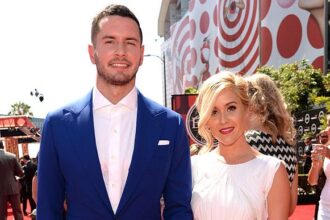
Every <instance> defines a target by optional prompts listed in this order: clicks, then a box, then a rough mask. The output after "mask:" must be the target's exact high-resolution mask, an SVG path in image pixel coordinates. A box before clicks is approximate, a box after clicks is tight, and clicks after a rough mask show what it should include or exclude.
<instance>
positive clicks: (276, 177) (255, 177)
mask: <svg viewBox="0 0 330 220" xmlns="http://www.w3.org/2000/svg"><path fill="white" fill-rule="evenodd" d="M247 89H248V87H247V82H246V81H245V80H244V79H243V78H242V77H240V76H238V75H234V74H230V73H219V74H216V75H213V76H211V77H210V78H208V79H207V80H206V81H205V82H204V83H203V85H202V87H201V89H200V91H199V94H198V97H197V100H196V106H197V109H198V112H199V117H200V118H199V122H198V131H199V133H200V135H201V136H202V137H203V138H204V139H205V140H206V143H207V144H206V146H205V148H204V149H202V150H204V151H203V152H206V153H204V154H200V155H196V156H194V157H192V173H193V195H192V209H193V212H194V219H195V220H214V219H217V220H227V219H230V220H242V219H287V218H288V215H289V206H290V186H289V180H288V177H287V173H286V170H285V167H284V165H283V164H282V162H281V160H279V159H277V158H275V157H271V156H267V155H263V154H261V153H259V152H258V151H257V150H255V149H253V148H252V147H251V146H250V145H249V144H248V143H247V142H246V140H245V137H244V133H245V131H246V130H247V129H248V125H249V123H248V121H249V114H248V113H249V97H248V94H247ZM214 140H217V141H218V144H217V148H215V149H214V150H212V151H210V150H211V149H212V148H213V145H214Z"/></svg>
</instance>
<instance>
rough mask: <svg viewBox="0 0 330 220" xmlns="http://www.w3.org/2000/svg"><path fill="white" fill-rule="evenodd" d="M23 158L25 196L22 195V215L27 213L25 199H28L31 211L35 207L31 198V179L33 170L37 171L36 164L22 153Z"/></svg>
mask: <svg viewBox="0 0 330 220" xmlns="http://www.w3.org/2000/svg"><path fill="white" fill-rule="evenodd" d="M23 160H24V163H25V165H24V166H23V171H24V178H23V179H24V186H25V196H23V212H24V215H27V212H26V207H27V200H29V203H30V207H31V212H32V211H33V210H34V209H35V208H36V206H37V205H36V203H35V201H34V199H33V198H32V179H33V177H34V174H35V172H36V171H37V165H36V164H35V163H33V162H32V161H31V158H30V156H29V155H24V156H23Z"/></svg>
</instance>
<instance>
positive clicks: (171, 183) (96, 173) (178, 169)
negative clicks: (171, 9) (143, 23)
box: [37, 5, 192, 220]
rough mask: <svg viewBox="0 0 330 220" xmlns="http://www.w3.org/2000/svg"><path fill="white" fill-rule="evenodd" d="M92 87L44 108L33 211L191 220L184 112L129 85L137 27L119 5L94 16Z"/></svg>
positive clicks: (138, 52)
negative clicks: (61, 104) (78, 96)
mask: <svg viewBox="0 0 330 220" xmlns="http://www.w3.org/2000/svg"><path fill="white" fill-rule="evenodd" d="M91 32H92V34H91V38H92V45H90V46H89V48H88V50H89V55H90V59H91V61H92V63H93V64H95V65H96V68H97V77H96V86H95V87H94V88H93V90H92V91H91V92H90V93H89V94H87V96H85V97H84V98H82V99H81V100H79V101H77V102H75V103H73V104H71V105H68V106H66V107H64V108H61V109H59V110H57V111H54V112H52V113H49V114H48V116H47V118H46V120H45V124H44V128H43V132H42V141H41V147H40V152H39V168H38V184H39V185H38V204H37V218H38V219H40V220H44V219H45V220H53V219H54V220H55V219H56V220H57V219H62V211H63V203H64V201H66V204H67V211H66V218H67V219H69V220H71V219H77V220H78V219H79V220H84V219H86V220H87V219H88V220H96V219H97V220H100V219H106V220H112V219H121V220H160V219H161V214H160V213H161V208H160V199H161V198H162V197H163V198H164V203H165V208H164V219H165V220H168V219H177V220H186V219H187V220H188V219H189V220H191V219H192V212H191V207H190V199H191V190H192V189H191V168H190V156H189V147H188V140H187V136H186V132H185V127H184V123H183V121H182V118H181V117H180V116H179V115H178V114H177V113H175V112H173V111H171V110H169V109H167V108H164V107H162V106H160V105H158V104H157V103H155V102H153V101H151V100H149V99H148V98H146V97H144V96H143V95H142V94H141V93H140V92H139V91H138V90H137V89H136V87H135V76H136V73H137V71H138V68H139V66H140V65H141V64H142V61H143V54H144V46H143V45H142V31H141V28H140V24H139V21H138V20H137V18H136V17H135V15H134V14H133V13H132V12H131V11H130V10H129V9H128V8H126V7H125V6H121V5H110V6H108V7H106V8H105V9H104V10H103V11H102V12H101V13H99V14H98V15H97V16H96V17H95V18H94V20H93V23H92V30H91Z"/></svg>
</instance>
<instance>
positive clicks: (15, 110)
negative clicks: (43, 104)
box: [8, 101, 33, 116]
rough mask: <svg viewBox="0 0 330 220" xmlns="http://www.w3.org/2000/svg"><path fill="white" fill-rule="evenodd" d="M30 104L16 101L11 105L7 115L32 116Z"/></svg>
mask: <svg viewBox="0 0 330 220" xmlns="http://www.w3.org/2000/svg"><path fill="white" fill-rule="evenodd" d="M30 108H31V106H29V105H27V104H25V103H24V102H21V101H19V102H16V103H14V104H12V105H11V110H10V112H9V113H8V115H27V116H33V113H32V112H31V111H30Z"/></svg>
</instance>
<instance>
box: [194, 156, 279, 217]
mask: <svg viewBox="0 0 330 220" xmlns="http://www.w3.org/2000/svg"><path fill="white" fill-rule="evenodd" d="M280 163H281V161H280V160H279V159H277V158H274V157H271V156H266V155H260V156H258V157H256V158H255V159H253V160H250V161H248V162H245V163H241V164H235V165H228V164H224V163H223V162H221V161H220V160H219V156H218V154H217V152H216V151H213V152H209V153H207V154H203V155H198V156H193V157H192V174H193V194H192V201H191V205H192V209H193V212H194V219H195V220H229V219H230V220H242V219H244V220H256V219H257V220H264V219H267V217H268V213H267V195H268V192H269V190H270V187H271V185H272V182H273V178H274V175H275V173H276V171H277V170H278V168H279V166H280Z"/></svg>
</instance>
